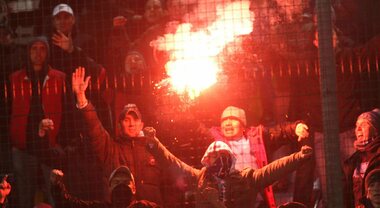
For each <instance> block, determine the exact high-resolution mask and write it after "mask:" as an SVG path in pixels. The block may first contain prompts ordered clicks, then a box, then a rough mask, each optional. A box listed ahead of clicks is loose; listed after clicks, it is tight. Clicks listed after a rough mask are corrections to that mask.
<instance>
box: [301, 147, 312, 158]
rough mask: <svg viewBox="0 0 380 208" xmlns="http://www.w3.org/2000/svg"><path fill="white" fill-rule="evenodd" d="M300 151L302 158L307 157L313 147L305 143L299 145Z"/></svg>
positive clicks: (309, 155)
mask: <svg viewBox="0 0 380 208" xmlns="http://www.w3.org/2000/svg"><path fill="white" fill-rule="evenodd" d="M300 153H301V157H302V158H308V157H311V155H313V149H312V148H311V147H309V146H307V145H304V146H302V147H301V151H300Z"/></svg>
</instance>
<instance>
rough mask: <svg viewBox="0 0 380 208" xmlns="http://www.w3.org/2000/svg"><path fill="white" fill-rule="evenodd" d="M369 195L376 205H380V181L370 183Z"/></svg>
mask: <svg viewBox="0 0 380 208" xmlns="http://www.w3.org/2000/svg"><path fill="white" fill-rule="evenodd" d="M367 197H368V199H369V200H371V203H372V205H373V206H374V207H380V182H374V183H371V184H370V185H369V187H368V189H367Z"/></svg>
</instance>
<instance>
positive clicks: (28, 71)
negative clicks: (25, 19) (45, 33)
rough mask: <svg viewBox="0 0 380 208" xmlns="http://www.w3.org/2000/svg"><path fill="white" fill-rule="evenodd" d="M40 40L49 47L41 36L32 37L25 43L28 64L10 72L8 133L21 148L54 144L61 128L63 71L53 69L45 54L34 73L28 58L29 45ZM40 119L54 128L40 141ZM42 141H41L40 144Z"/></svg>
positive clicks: (16, 145) (15, 145)
mask: <svg viewBox="0 0 380 208" xmlns="http://www.w3.org/2000/svg"><path fill="white" fill-rule="evenodd" d="M36 42H41V43H43V44H45V45H46V47H47V49H48V50H49V44H48V43H47V41H46V39H45V38H43V37H38V38H36V39H34V40H33V41H32V42H31V43H30V44H29V46H28V57H27V60H28V61H27V64H26V66H25V67H23V68H22V69H20V70H18V71H16V72H14V73H12V74H11V75H10V86H9V87H10V90H11V92H12V94H11V96H12V105H11V119H10V133H11V142H12V145H13V146H14V147H16V148H18V149H21V150H25V149H28V150H32V151H33V149H35V148H36V147H41V146H40V145H43V146H46V147H54V146H56V145H57V134H58V131H59V129H60V127H61V118H62V105H63V104H62V103H63V100H62V96H63V88H64V82H65V77H66V76H65V74H64V73H62V72H60V71H58V70H56V69H53V68H52V67H51V66H50V65H49V64H48V61H47V60H48V57H47V60H46V61H45V64H44V66H43V68H42V70H41V71H40V72H39V73H34V70H33V66H32V63H31V60H30V48H31V46H32V45H33V44H34V43H36ZM43 118H50V119H52V120H53V122H54V127H55V128H54V129H53V130H52V131H51V132H50V134H49V136H48V139H47V140H44V141H41V140H40V139H39V137H38V124H39V122H40V121H41V120H42V119H43ZM41 142H42V143H44V144H42V143H41Z"/></svg>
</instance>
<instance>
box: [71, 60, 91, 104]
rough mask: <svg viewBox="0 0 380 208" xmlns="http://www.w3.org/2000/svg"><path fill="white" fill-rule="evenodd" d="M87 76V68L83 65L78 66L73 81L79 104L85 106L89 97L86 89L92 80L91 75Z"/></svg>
mask: <svg viewBox="0 0 380 208" xmlns="http://www.w3.org/2000/svg"><path fill="white" fill-rule="evenodd" d="M84 76H85V69H84V68H83V67H78V68H77V69H75V72H74V73H73V76H72V79H71V83H72V88H73V91H74V94H75V95H76V97H77V105H78V106H83V105H84V104H86V103H87V102H88V101H87V98H86V94H85V92H86V89H87V87H88V84H89V82H90V78H91V77H86V79H85V78H84Z"/></svg>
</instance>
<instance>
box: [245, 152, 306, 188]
mask: <svg viewBox="0 0 380 208" xmlns="http://www.w3.org/2000/svg"><path fill="white" fill-rule="evenodd" d="M312 154H313V150H312V149H311V148H310V147H309V146H302V148H301V150H300V151H299V152H297V153H293V154H291V155H289V156H286V157H283V158H281V159H278V160H275V161H273V162H271V163H270V164H268V165H266V166H264V167H263V168H260V169H257V170H252V169H245V170H243V175H244V177H248V178H251V180H252V181H251V182H252V185H253V186H256V187H260V188H264V187H266V186H269V185H271V184H272V183H273V182H275V181H276V180H279V179H281V178H283V177H284V176H285V175H287V174H289V173H291V172H292V171H294V170H296V169H297V167H298V166H299V165H300V164H301V163H302V162H306V161H307V160H308V159H309V158H311V157H312Z"/></svg>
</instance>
